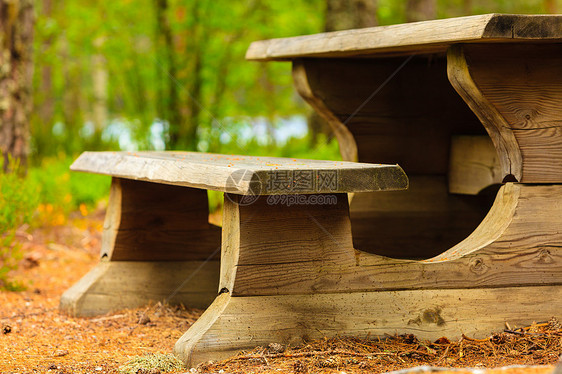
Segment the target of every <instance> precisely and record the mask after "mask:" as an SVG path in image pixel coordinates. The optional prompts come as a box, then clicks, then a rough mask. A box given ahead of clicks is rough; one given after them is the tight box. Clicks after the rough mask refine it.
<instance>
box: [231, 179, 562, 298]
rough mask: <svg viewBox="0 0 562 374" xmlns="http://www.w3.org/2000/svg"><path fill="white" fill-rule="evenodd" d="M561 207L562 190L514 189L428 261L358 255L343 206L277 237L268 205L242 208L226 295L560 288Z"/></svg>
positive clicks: (293, 223) (286, 224) (280, 230)
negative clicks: (474, 226) (249, 210)
mask: <svg viewBox="0 0 562 374" xmlns="http://www.w3.org/2000/svg"><path fill="white" fill-rule="evenodd" d="M561 201H562V186H558V185H553V186H533V185H520V184H513V183H508V184H506V185H505V186H504V187H502V189H501V190H500V192H499V193H498V196H497V198H496V201H495V202H494V206H493V208H492V210H491V211H490V213H489V214H488V216H487V217H486V218H485V219H484V221H483V222H482V224H481V225H480V226H479V227H478V228H477V229H476V230H475V231H474V233H473V234H472V235H470V236H469V237H468V238H467V239H465V240H464V241H462V242H461V243H459V244H458V245H457V246H454V247H453V248H451V249H450V250H448V251H445V252H444V253H442V254H441V255H439V256H436V257H434V258H432V259H428V260H425V261H415V260H400V259H394V258H388V257H383V256H379V255H373V254H369V253H365V252H362V251H358V250H354V249H353V247H352V246H351V245H350V243H349V240H350V239H349V231H348V230H349V221H348V218H347V216H346V215H345V214H344V213H343V209H342V211H340V213H338V211H339V210H338V208H337V207H333V208H331V212H330V217H332V218H326V219H324V220H321V219H320V218H317V219H316V221H317V222H318V225H316V227H315V226H314V225H311V224H310V223H307V221H306V218H307V217H311V216H312V217H321V214H320V213H314V214H313V215H311V216H308V214H307V212H306V210H305V208H303V207H300V210H301V212H300V213H298V209H297V208H298V207H296V208H295V209H294V211H292V212H288V211H287V217H290V219H289V220H287V221H283V220H281V221H279V223H280V224H279V225H277V226H276V228H275V230H274V232H273V233H269V232H267V230H268V229H267V227H268V225H269V224H268V220H269V219H270V216H269V215H270V214H271V215H273V214H274V213H268V212H267V209H266V207H264V208H263V209H260V210H257V209H254V210H253V212H252V213H253V215H252V216H251V217H248V218H246V219H244V218H243V217H244V215H245V214H246V213H244V210H245V208H244V207H241V208H240V211H239V213H240V227H242V229H240V231H239V237H237V240H238V241H239V242H238V243H234V244H232V246H233V247H235V245H236V244H238V248H237V249H238V251H239V254H238V259H237V261H236V262H231V265H230V266H236V269H234V270H232V273H231V274H235V277H234V278H235V279H231V282H230V284H229V285H228V289H229V290H230V292H231V294H232V295H233V296H260V295H287V294H294V295H297V294H317V293H331V292H363V291H393V290H401V289H446V288H483V287H509V286H515V285H517V286H522V285H549V284H562V246H560V243H561V242H562V233H561V232H560V227H561V226H562V216H561V215H560V212H561V211H562V203H561ZM307 209H310V208H307ZM314 209H319V208H314ZM270 210H271V211H273V210H274V209H271V208H270ZM309 212H312V210H310V211H309ZM318 212H319V211H318ZM248 214H249V213H248ZM283 214H284V213H283V212H281V213H280V216H279V217H281V218H283ZM299 215H300V217H301V218H300V219H299V218H298V217H299ZM545 217H548V218H545ZM312 221H313V223H315V222H314V220H312ZM315 230H316V231H315ZM260 232H261V235H257V233H260ZM304 233H306V235H304ZM276 240H278V241H276ZM278 243H282V244H278ZM225 287H226V286H225Z"/></svg>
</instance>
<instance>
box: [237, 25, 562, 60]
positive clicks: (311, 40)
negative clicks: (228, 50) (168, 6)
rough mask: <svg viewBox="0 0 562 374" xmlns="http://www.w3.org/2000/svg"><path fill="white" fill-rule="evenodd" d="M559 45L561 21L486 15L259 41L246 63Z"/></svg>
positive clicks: (250, 50)
mask: <svg viewBox="0 0 562 374" xmlns="http://www.w3.org/2000/svg"><path fill="white" fill-rule="evenodd" d="M537 40H540V41H541V42H544V41H546V40H549V41H551V42H560V40H562V17H561V16H556V15H531V16H528V15H513V14H484V15H477V16H468V17H459V18H449V19H440V20H431V21H423V22H414V23H407V24H400V25H391V26H379V27H368V28H363V29H356V30H345V31H335V32H328V33H321V34H314V35H306V36H297V37H292V38H281V39H270V40H263V41H257V42H254V43H252V44H251V45H250V47H249V49H248V51H247V53H246V59H248V60H256V61H269V60H290V59H295V58H302V57H349V56H374V55H376V56H381V55H391V54H411V53H413V54H415V53H444V52H445V51H446V50H447V48H448V47H449V46H450V45H452V44H456V43H467V42H471V43H490V42H499V43H509V42H523V41H531V42H532V41H535V42H536V41H537Z"/></svg>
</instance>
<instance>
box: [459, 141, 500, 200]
mask: <svg viewBox="0 0 562 374" xmlns="http://www.w3.org/2000/svg"><path fill="white" fill-rule="evenodd" d="M448 179H449V192H450V193H456V194H466V195H477V194H478V193H479V192H480V191H482V190H483V189H485V188H487V187H489V186H491V185H493V184H498V183H502V179H503V175H502V173H501V168H500V163H499V158H498V155H497V153H496V148H495V147H494V144H493V143H492V140H491V139H490V137H488V136H485V135H483V136H468V135H459V136H453V138H452V141H451V157H450V161H449V174H448Z"/></svg>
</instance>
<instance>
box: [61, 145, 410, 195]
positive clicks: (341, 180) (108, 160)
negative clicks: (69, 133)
mask: <svg viewBox="0 0 562 374" xmlns="http://www.w3.org/2000/svg"><path fill="white" fill-rule="evenodd" d="M71 170H74V171H84V172H90V173H97V174H106V175H111V176H113V177H119V178H127V179H135V180H143V181H149V182H158V183H165V184H171V185H178V186H186V187H193V188H201V189H208V190H215V191H223V192H228V193H234V194H239V195H279V194H318V193H346V192H370V191H383V190H403V189H406V188H408V178H407V177H406V174H405V173H404V171H403V170H402V168H401V167H400V166H398V165H380V164H366V163H356V162H344V161H320V160H304V159H293V158H279V157H252V156H234V155H219V154H211V153H198V152H84V153H83V154H82V155H81V156H80V157H79V158H78V159H77V160H76V161H75V162H74V163H73V164H72V166H71Z"/></svg>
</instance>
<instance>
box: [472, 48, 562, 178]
mask: <svg viewBox="0 0 562 374" xmlns="http://www.w3.org/2000/svg"><path fill="white" fill-rule="evenodd" d="M462 48H463V49H464V51H465V57H466V60H467V61H468V67H469V72H470V74H471V76H472V78H473V80H474V82H475V83H476V84H477V86H478V89H479V91H480V93H481V95H483V97H484V98H485V99H486V100H487V101H488V102H489V103H490V105H492V106H493V108H495V110H496V111H497V112H498V113H500V114H501V116H502V117H503V118H504V119H505V123H503V122H502V123H498V124H497V126H506V127H507V128H508V129H509V131H511V132H512V133H513V136H514V138H515V139H516V143H515V144H513V147H514V146H515V145H517V146H518V150H519V152H520V154H521V176H520V179H519V180H520V181H522V182H527V183H560V182H562V105H560V103H561V100H562V46H561V45H560V44H544V45H543V44H529V45H524V46H523V45H510V44H498V45H495V46H493V47H492V46H478V45H467V46H464V47H462Z"/></svg>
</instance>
